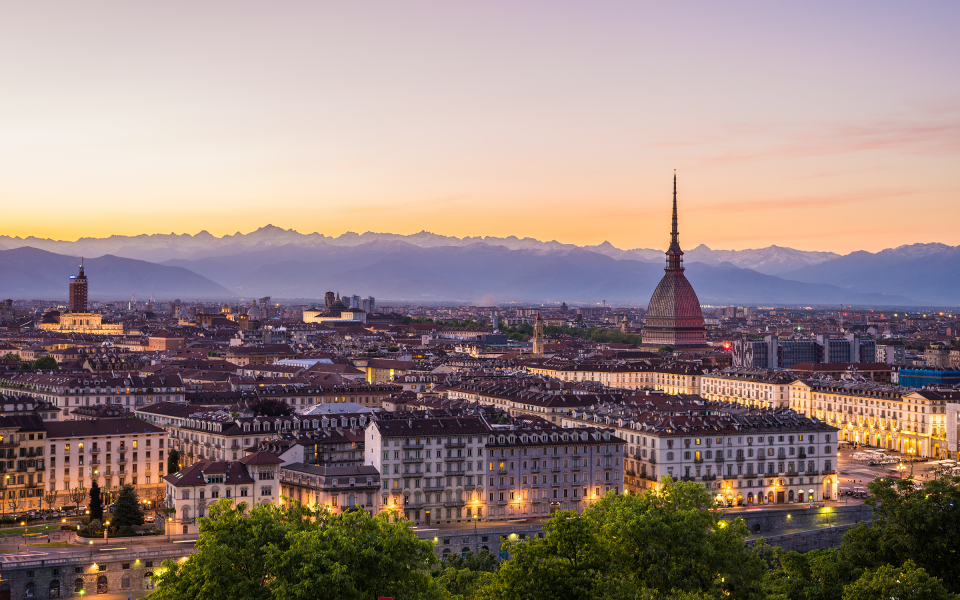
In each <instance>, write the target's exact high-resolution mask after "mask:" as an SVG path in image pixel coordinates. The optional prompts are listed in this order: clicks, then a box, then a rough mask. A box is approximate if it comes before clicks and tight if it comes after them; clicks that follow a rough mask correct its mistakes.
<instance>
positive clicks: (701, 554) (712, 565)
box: [489, 478, 765, 600]
mask: <svg viewBox="0 0 960 600" xmlns="http://www.w3.org/2000/svg"><path fill="white" fill-rule="evenodd" d="M663 482H664V485H663V488H662V489H660V490H658V491H650V492H647V493H646V494H644V495H642V496H637V495H620V496H614V495H608V496H607V497H606V498H604V499H603V500H601V501H599V502H597V503H596V504H594V505H592V506H590V507H589V508H588V509H587V510H586V511H584V514H583V515H582V516H578V515H577V514H576V513H572V512H560V513H555V515H554V518H553V520H552V521H550V522H549V523H547V524H546V525H545V530H546V536H545V537H544V538H542V539H531V540H523V541H508V542H506V543H505V545H504V548H505V549H506V550H508V551H509V552H510V553H511V555H512V556H511V559H510V560H508V561H505V562H503V563H502V564H501V566H500V569H499V571H498V572H497V579H496V582H495V583H494V585H493V586H491V588H490V592H489V593H490V594H491V595H492V596H493V597H496V598H502V599H504V600H506V599H508V598H509V599H514V598H527V599H531V600H533V599H539V598H544V599H547V598H570V599H580V598H582V599H584V600H587V599H591V598H636V597H638V596H639V597H642V596H644V595H645V594H646V595H649V594H654V595H656V594H667V595H670V594H673V595H677V596H685V597H700V596H717V597H720V596H725V597H729V598H734V599H737V598H742V599H752V598H762V597H763V595H764V594H763V589H762V582H761V580H762V577H763V573H764V569H765V563H764V562H763V560H762V559H761V558H760V556H759V554H758V553H757V552H755V551H754V550H753V549H751V548H749V547H747V546H746V545H745V544H744V543H743V540H744V538H746V536H747V535H748V532H747V529H746V526H745V525H744V524H743V521H742V520H739V519H738V520H736V521H733V522H721V521H720V518H719V515H718V513H716V512H713V511H711V510H710V508H711V507H712V506H713V500H712V498H711V496H710V492H709V491H708V490H707V489H706V488H704V487H703V486H702V485H699V484H696V483H686V482H673V481H671V480H670V479H669V478H664V480H663Z"/></svg>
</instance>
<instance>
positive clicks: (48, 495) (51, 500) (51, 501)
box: [43, 490, 58, 510]
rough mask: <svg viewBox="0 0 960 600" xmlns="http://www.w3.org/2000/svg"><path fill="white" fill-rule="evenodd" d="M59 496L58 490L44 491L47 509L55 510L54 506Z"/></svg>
mask: <svg viewBox="0 0 960 600" xmlns="http://www.w3.org/2000/svg"><path fill="white" fill-rule="evenodd" d="M57 497H58V496H57V492H56V491H54V490H50V491H49V492H44V493H43V503H44V504H46V505H47V510H53V506H54V505H55V504H56V503H57Z"/></svg>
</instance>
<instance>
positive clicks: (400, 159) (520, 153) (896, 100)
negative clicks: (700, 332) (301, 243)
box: [0, 0, 960, 253]
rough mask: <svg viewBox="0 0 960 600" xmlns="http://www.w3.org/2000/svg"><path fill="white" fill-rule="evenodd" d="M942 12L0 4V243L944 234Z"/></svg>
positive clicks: (953, 75) (889, 8)
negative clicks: (208, 236)
mask: <svg viewBox="0 0 960 600" xmlns="http://www.w3.org/2000/svg"><path fill="white" fill-rule="evenodd" d="M957 23H960V3H957V2H948V1H941V2H937V1H931V2H922V3H906V2H885V1H876V0H873V1H869V2H855V1H850V2H843V3H836V2H804V3H783V2H775V3H772V2H713V1H710V2H707V1H704V2H692V1H677V2H641V1H638V0H632V1H627V2H619V1H615V0H610V1H603V2H582V1H581V2H567V1H564V0H551V1H549V2H548V1H527V2H522V1H520V2H518V1H516V0H514V1H511V2H499V1H489V0H488V1H483V2H471V1H458V2H449V1H442V2H441V1H437V2H420V1H416V0H405V1H404V2H377V1H365V2H321V1H317V0H309V1H303V2H300V1H293V0H291V1H282V2H271V3H266V2H252V1H243V0H231V1H229V2H227V1H212V0H211V1H207V2H202V3H198V2H181V1H166V2H153V3H148V2H129V1H126V0H125V1H116V2H106V1H96V0H91V1H86V2H82V3H80V2H75V3H60V4H57V5H56V6H54V5H50V4H48V3H36V2H13V1H6V0H4V1H2V2H0V235H10V236H21V237H25V236H29V235H33V236H38V237H50V238H55V239H64V240H74V239H77V238H79V237H89V236H93V237H103V236H108V235H112V234H122V235H135V234H141V233H170V232H176V233H191V234H193V233H197V232H199V231H201V230H206V231H209V232H211V233H213V234H214V235H223V234H228V233H235V232H237V231H241V232H248V231H252V230H254V229H257V228H258V227H260V226H262V225H266V224H268V223H269V224H273V225H276V226H279V227H283V228H292V229H296V230H297V231H301V232H303V233H310V232H314V231H318V232H320V233H324V234H327V235H338V234H340V233H343V232H345V231H356V232H364V231H380V232H391V233H402V234H408V233H414V232H418V231H421V230H427V231H432V232H435V233H439V234H445V235H456V236H467V235H469V236H477V235H492V236H508V235H516V236H519V237H533V238H537V239H541V240H558V241H561V242H565V243H574V244H581V245H585V244H597V243H600V242H603V241H609V242H611V243H613V244H614V245H615V246H618V247H621V248H665V247H666V246H667V245H668V243H669V235H668V232H669V227H670V200H671V191H672V189H671V186H672V177H673V173H674V169H676V172H677V175H678V180H679V186H678V187H679V206H680V234H681V236H680V239H681V243H682V244H683V246H684V247H686V248H692V247H694V246H696V245H699V244H706V245H708V246H710V247H711V248H724V249H743V248H759V247H764V246H768V245H771V244H777V245H780V246H789V247H794V248H799V249H804V250H828V251H834V252H841V253H846V252H850V251H853V250H860V249H863V250H870V251H877V250H880V249H883V248H888V247H895V246H898V245H901V244H910V243H918V242H942V243H946V244H951V245H957V244H960V228H958V227H956V223H957V218H958V217H960V35H957V34H956V24H957Z"/></svg>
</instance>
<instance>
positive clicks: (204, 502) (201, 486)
mask: <svg viewBox="0 0 960 600" xmlns="http://www.w3.org/2000/svg"><path fill="white" fill-rule="evenodd" d="M279 466H280V459H278V458H277V457H276V456H274V455H272V454H270V453H268V452H255V453H253V454H250V455H248V456H245V457H243V458H242V459H240V460H230V461H212V460H202V461H199V462H196V463H194V464H192V465H190V466H189V467H187V468H185V469H181V470H180V471H178V472H176V473H172V474H170V475H167V476H166V477H164V481H163V483H164V484H165V488H166V501H167V508H171V509H173V510H174V513H173V515H172V516H171V517H170V522H169V524H168V525H167V526H168V527H169V529H168V532H169V533H171V534H175V535H196V534H197V533H198V531H199V524H198V519H202V518H204V517H206V516H208V515H209V514H210V507H211V506H212V505H213V504H216V502H217V501H218V500H219V499H220V498H230V499H233V500H235V501H236V502H237V503H246V504H247V505H248V506H251V505H253V504H276V503H277V500H278V499H279V494H280V485H279Z"/></svg>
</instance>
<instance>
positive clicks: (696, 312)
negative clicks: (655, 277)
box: [647, 271, 703, 327]
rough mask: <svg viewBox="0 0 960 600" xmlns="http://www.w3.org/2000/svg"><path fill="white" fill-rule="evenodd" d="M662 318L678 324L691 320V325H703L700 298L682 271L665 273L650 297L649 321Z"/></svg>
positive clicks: (648, 306)
mask: <svg viewBox="0 0 960 600" xmlns="http://www.w3.org/2000/svg"><path fill="white" fill-rule="evenodd" d="M662 319H670V320H673V321H677V325H681V322H683V323H684V324H686V323H687V322H689V324H690V325H691V326H697V325H699V326H701V327H702V326H703V311H701V310H700V299H699V298H697V293H696V292H695V291H693V286H692V285H690V282H689V281H688V280H687V278H686V276H685V275H684V274H683V272H682V271H672V272H671V271H668V272H667V273H665V274H664V276H663V279H661V280H660V285H658V286H657V289H656V290H654V291H653V296H651V297H650V304H649V305H647V322H648V323H649V322H650V321H651V320H662Z"/></svg>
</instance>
